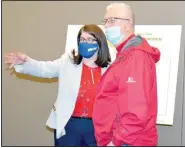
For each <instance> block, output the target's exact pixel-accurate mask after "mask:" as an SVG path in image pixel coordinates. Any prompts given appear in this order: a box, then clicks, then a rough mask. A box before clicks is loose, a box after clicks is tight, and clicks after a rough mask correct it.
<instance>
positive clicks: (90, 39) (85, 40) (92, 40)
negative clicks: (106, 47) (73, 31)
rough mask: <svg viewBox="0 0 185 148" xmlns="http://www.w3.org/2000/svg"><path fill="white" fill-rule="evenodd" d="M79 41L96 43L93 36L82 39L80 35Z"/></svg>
mask: <svg viewBox="0 0 185 148" xmlns="http://www.w3.org/2000/svg"><path fill="white" fill-rule="evenodd" d="M79 42H80V43H84V42H86V43H89V44H96V43H97V40H96V39H93V38H87V39H84V38H82V37H80V39H79Z"/></svg>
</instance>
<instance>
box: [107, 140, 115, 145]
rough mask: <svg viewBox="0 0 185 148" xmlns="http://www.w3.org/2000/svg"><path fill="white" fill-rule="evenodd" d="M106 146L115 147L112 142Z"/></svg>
mask: <svg viewBox="0 0 185 148" xmlns="http://www.w3.org/2000/svg"><path fill="white" fill-rule="evenodd" d="M107 146H115V145H114V144H113V143H112V141H111V142H110V143H109V144H108V145H107Z"/></svg>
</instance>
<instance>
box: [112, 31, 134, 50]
mask: <svg viewBox="0 0 185 148" xmlns="http://www.w3.org/2000/svg"><path fill="white" fill-rule="evenodd" d="M133 36H135V34H132V35H130V36H129V37H128V38H127V39H126V40H125V41H123V42H122V43H121V44H120V45H119V46H118V47H117V48H116V50H117V51H118V53H119V52H120V51H121V50H122V49H123V47H124V46H125V44H126V43H127V42H128V41H129V40H130V39H131V38H132V37H133Z"/></svg>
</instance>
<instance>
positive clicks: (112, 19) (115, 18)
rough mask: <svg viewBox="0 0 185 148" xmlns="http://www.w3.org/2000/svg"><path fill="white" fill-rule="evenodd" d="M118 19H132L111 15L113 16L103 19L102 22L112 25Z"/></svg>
mask: <svg viewBox="0 0 185 148" xmlns="http://www.w3.org/2000/svg"><path fill="white" fill-rule="evenodd" d="M116 20H125V21H130V19H124V18H119V17H111V18H108V19H104V20H102V21H101V23H102V25H105V24H106V23H108V24H110V25H112V24H114V23H115V21H116Z"/></svg>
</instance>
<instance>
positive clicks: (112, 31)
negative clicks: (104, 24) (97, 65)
mask: <svg viewBox="0 0 185 148" xmlns="http://www.w3.org/2000/svg"><path fill="white" fill-rule="evenodd" d="M105 36H106V38H107V40H108V41H110V42H111V43H112V44H113V45H117V44H118V43H119V42H120V41H121V40H122V39H123V38H124V35H123V34H121V27H120V26H115V27H109V28H105Z"/></svg>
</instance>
